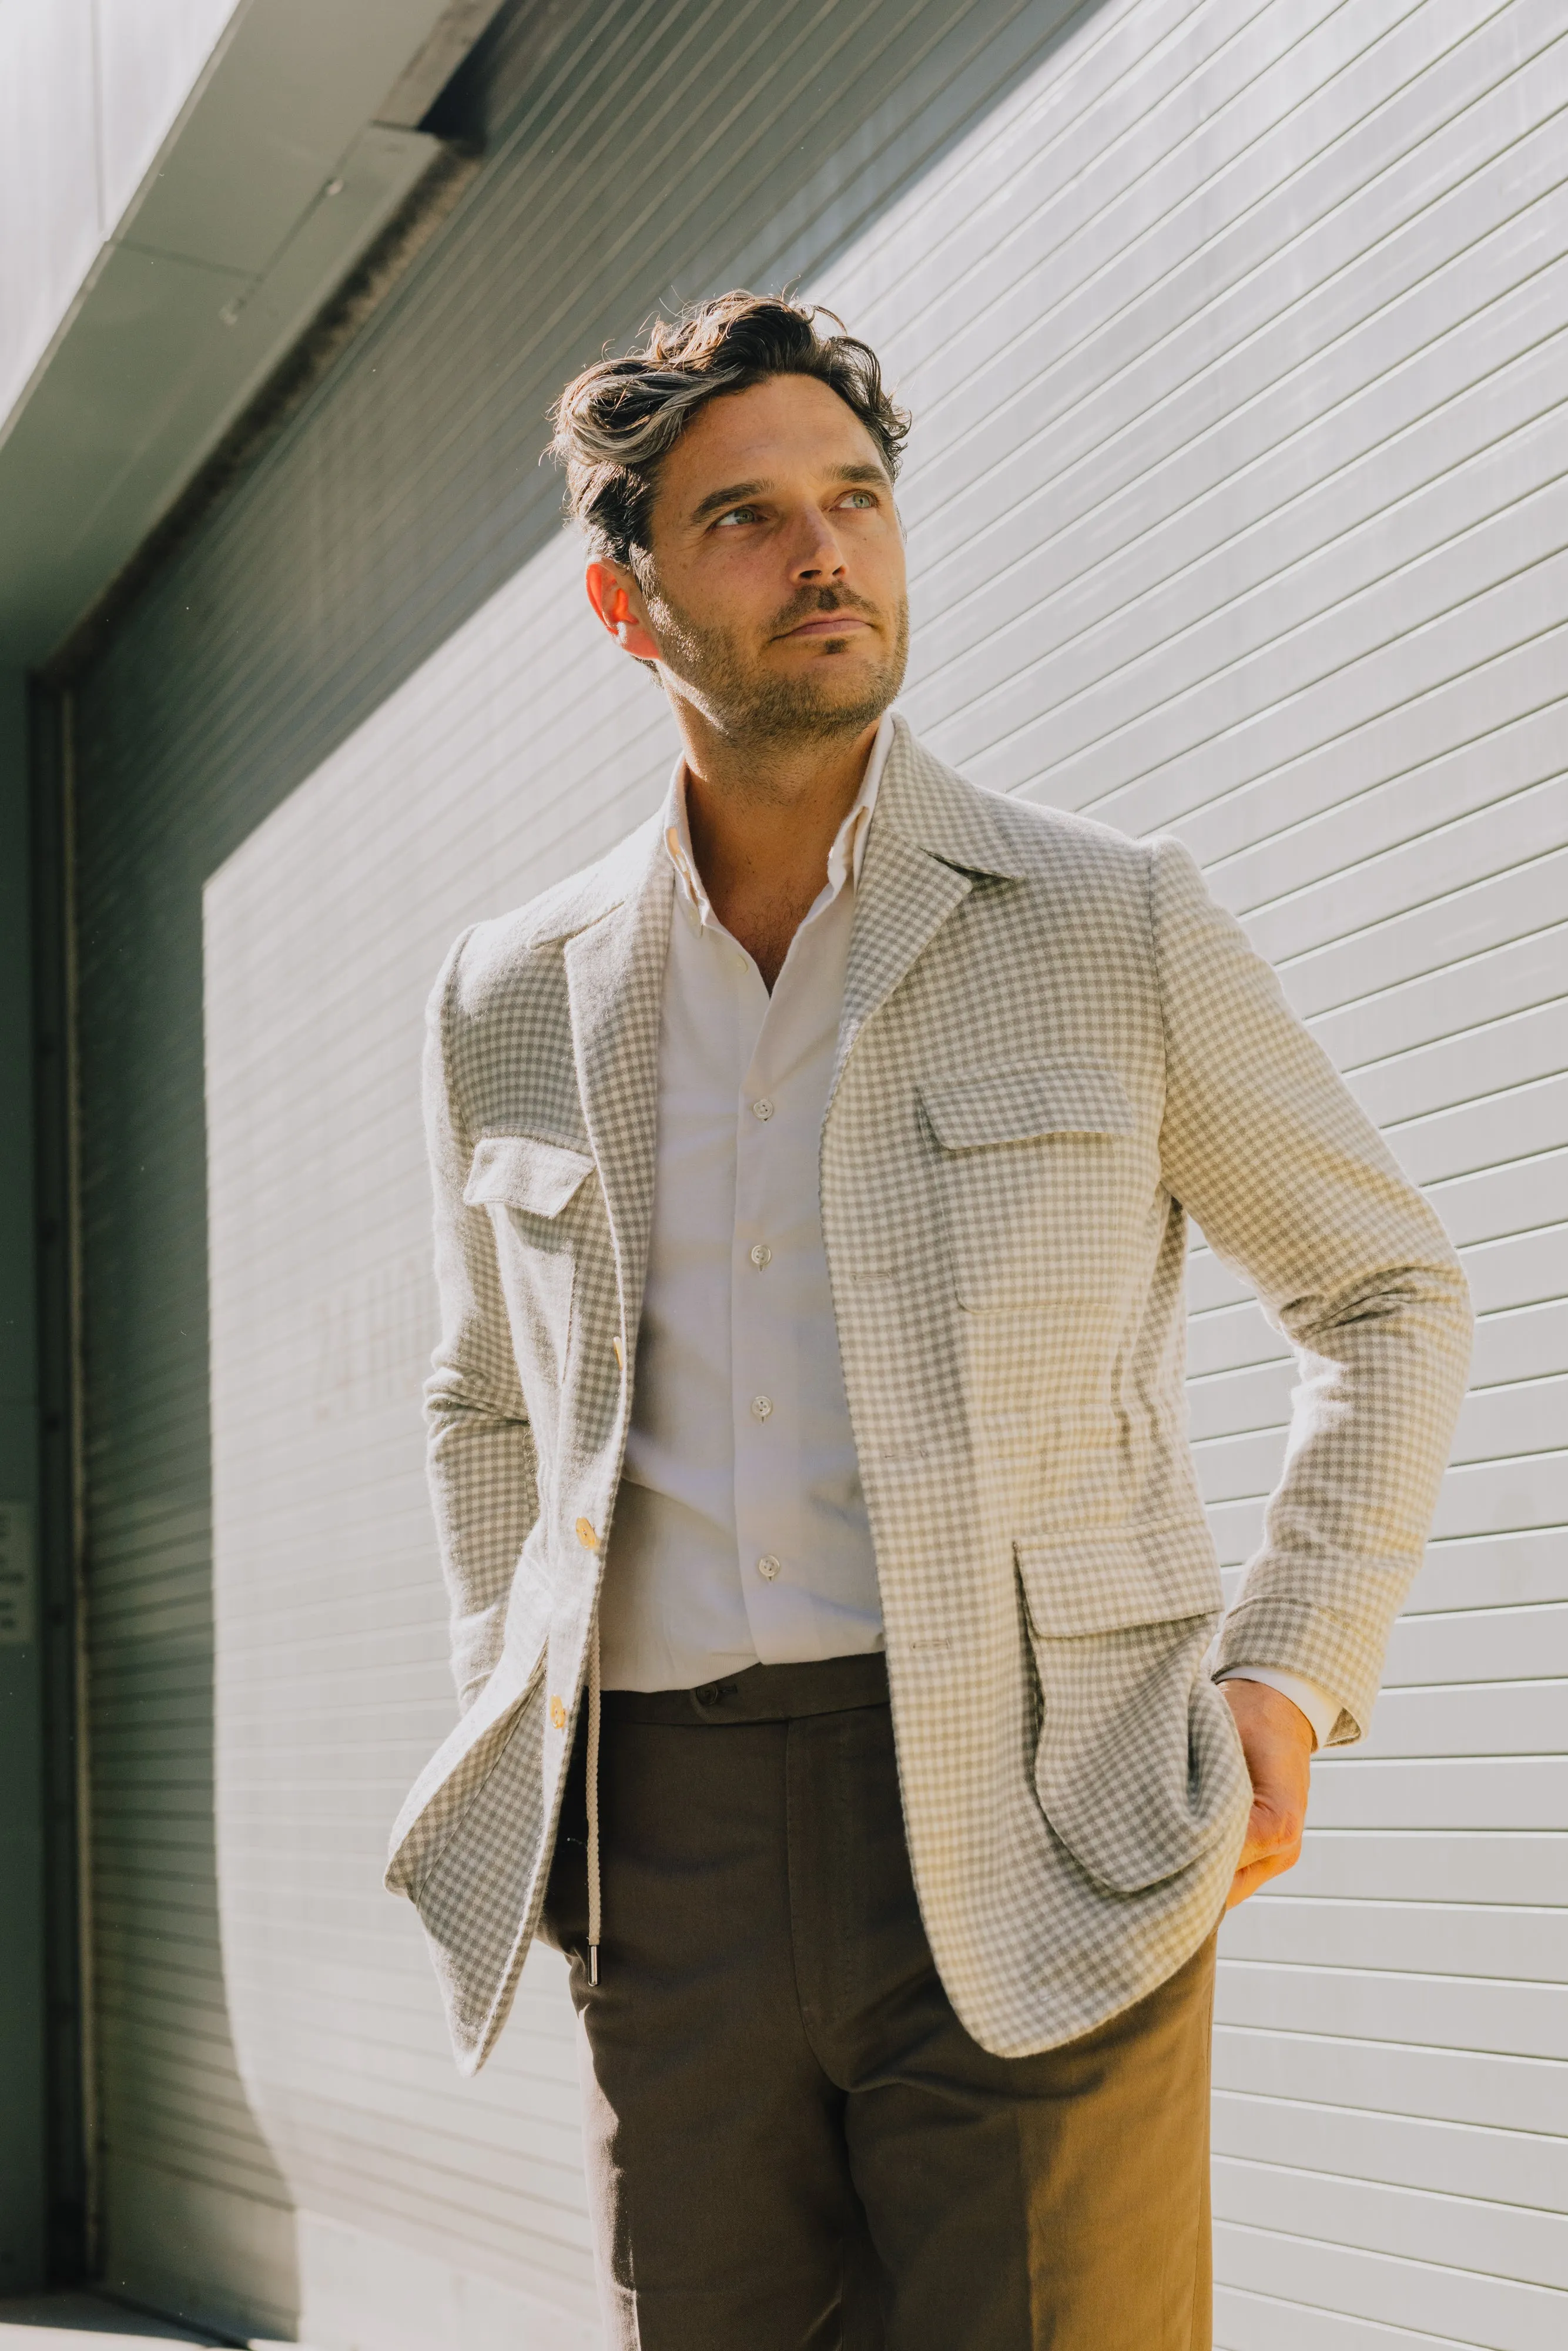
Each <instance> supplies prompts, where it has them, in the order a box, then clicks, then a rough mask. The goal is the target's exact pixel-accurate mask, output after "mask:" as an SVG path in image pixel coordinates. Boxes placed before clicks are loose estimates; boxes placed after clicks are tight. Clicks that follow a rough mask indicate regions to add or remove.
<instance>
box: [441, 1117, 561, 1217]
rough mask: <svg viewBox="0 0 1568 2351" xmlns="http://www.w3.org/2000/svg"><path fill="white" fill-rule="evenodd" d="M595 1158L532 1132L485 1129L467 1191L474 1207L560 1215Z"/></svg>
mask: <svg viewBox="0 0 1568 2351" xmlns="http://www.w3.org/2000/svg"><path fill="white" fill-rule="evenodd" d="M592 1172H593V1162H592V1160H591V1158H590V1157H589V1156H588V1154H587V1153H586V1152H585V1151H569V1150H568V1149H567V1148H566V1146H565V1144H560V1143H541V1142H540V1140H539V1138H538V1136H537V1135H533V1134H486V1135H485V1136H484V1137H483V1138H482V1139H481V1140H480V1141H479V1142H478V1143H477V1144H476V1145H475V1147H474V1163H473V1165H472V1166H471V1167H470V1168H469V1171H468V1181H467V1183H466V1185H465V1186H464V1191H463V1197H464V1200H465V1202H466V1204H467V1206H468V1207H471V1208H482V1207H507V1208H525V1209H526V1210H527V1211H528V1215H529V1216H531V1217H559V1214H560V1212H561V1210H562V1209H563V1208H564V1207H565V1206H566V1204H567V1202H568V1201H569V1200H570V1198H571V1196H572V1195H573V1193H574V1192H575V1191H576V1190H577V1188H578V1186H579V1185H580V1183H581V1182H582V1179H583V1177H584V1176H585V1175H591V1173H592Z"/></svg>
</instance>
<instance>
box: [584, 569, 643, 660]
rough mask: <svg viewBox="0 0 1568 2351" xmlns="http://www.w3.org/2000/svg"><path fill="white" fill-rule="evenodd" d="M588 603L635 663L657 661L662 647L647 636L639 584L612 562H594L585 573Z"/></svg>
mask: <svg viewBox="0 0 1568 2351" xmlns="http://www.w3.org/2000/svg"><path fill="white" fill-rule="evenodd" d="M583 585H584V587H585V588H586V589H587V590H588V601H589V602H590V603H591V605H592V607H593V609H594V611H596V612H597V613H598V615H599V618H600V619H601V622H603V624H604V626H605V627H606V628H607V629H608V630H609V632H610V633H611V635H612V637H613V638H614V639H615V642H616V643H617V644H618V645H620V647H621V648H622V652H624V653H630V654H631V656H632V660H633V661H640V662H656V661H657V660H658V658H659V648H658V646H657V645H656V644H655V643H653V638H652V637H651V636H650V635H649V633H648V624H647V621H646V619H645V618H644V616H643V599H642V597H641V596H640V595H639V594H638V592H637V588H636V583H635V581H632V582H631V583H628V581H627V580H626V578H625V576H624V574H623V573H622V572H621V571H619V570H617V569H616V568H615V566H614V565H613V564H611V563H591V564H590V565H589V567H588V569H587V570H586V571H585V572H584V574H583Z"/></svg>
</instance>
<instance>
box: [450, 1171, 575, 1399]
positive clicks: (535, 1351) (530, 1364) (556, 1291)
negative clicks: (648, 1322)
mask: <svg viewBox="0 0 1568 2351" xmlns="http://www.w3.org/2000/svg"><path fill="white" fill-rule="evenodd" d="M592 1173H593V1161H592V1160H591V1158H590V1157H589V1155H588V1154H587V1153H586V1152H584V1151H572V1150H570V1149H569V1148H568V1147H567V1146H566V1145H565V1144H559V1143H547V1142H545V1141H544V1140H543V1139H542V1138H541V1137H539V1136H538V1135H532V1134H487V1135H485V1136H484V1137H483V1138H482V1139H481V1141H480V1142H479V1143H478V1144H476V1146H475V1150H474V1158H473V1162H472V1165H470V1167H469V1171H468V1181H467V1183H466V1184H465V1186H464V1190H463V1198H464V1201H465V1205H466V1206H467V1207H471V1208H486V1209H487V1210H488V1211H489V1214H490V1222H491V1225H492V1227H493V1228H494V1231H495V1235H496V1258H497V1267H498V1269H499V1272H500V1276H501V1288H502V1290H503V1291H504V1292H505V1295H506V1300H507V1313H508V1315H509V1316H510V1318H511V1323H512V1331H513V1336H514V1341H515V1343H516V1346H517V1366H518V1370H519V1372H520V1373H521V1374H522V1377H523V1386H524V1392H525V1394H527V1393H528V1389H529V1384H530V1383H529V1377H528V1374H529V1372H530V1370H533V1371H535V1372H537V1373H538V1375H539V1376H541V1377H542V1378H543V1379H545V1380H546V1381H548V1382H549V1384H550V1385H551V1386H552V1387H553V1388H556V1389H559V1385H560V1383H561V1381H562V1379H563V1378H564V1376H565V1373H566V1357H567V1348H568V1346H569V1344H570V1338H571V1301H572V1281H573V1273H574V1267H575V1259H576V1248H575V1242H576V1229H575V1228H576V1225H577V1221H578V1220H577V1219H576V1218H575V1217H571V1216H569V1215H568V1214H567V1211H568V1209H569V1208H570V1206H571V1203H572V1202H573V1201H574V1200H575V1199H576V1197H577V1196H578V1193H579V1192H580V1189H581V1187H582V1186H583V1184H584V1182H585V1181H586V1180H587V1178H588V1177H589V1176H590V1175H592ZM532 1402H533V1399H532V1398H531V1397H530V1403H532Z"/></svg>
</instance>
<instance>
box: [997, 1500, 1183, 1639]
mask: <svg viewBox="0 0 1568 2351" xmlns="http://www.w3.org/2000/svg"><path fill="white" fill-rule="evenodd" d="M1013 1552H1014V1556H1015V1558H1016V1559H1017V1561H1018V1571H1019V1582H1020V1583H1021V1584H1022V1585H1023V1594H1024V1600H1025V1603H1026V1604H1027V1606H1028V1608H1029V1614H1030V1625H1032V1627H1033V1630H1034V1634H1035V1637H1036V1638H1037V1639H1038V1640H1044V1641H1076V1640H1082V1639H1084V1638H1085V1637H1086V1636H1088V1635H1092V1634H1096V1633H1120V1632H1124V1631H1127V1630H1129V1629H1130V1628H1132V1627H1133V1626H1134V1625H1166V1624H1173V1623H1176V1622H1177V1621H1179V1620H1180V1619H1182V1618H1184V1617H1188V1616H1208V1615H1213V1614H1218V1611H1219V1609H1220V1608H1222V1607H1223V1605H1224V1594H1223V1593H1222V1590H1221V1587H1220V1582H1219V1570H1218V1566H1217V1565H1216V1563H1215V1556H1214V1546H1213V1543H1212V1541H1211V1540H1210V1538H1209V1534H1208V1531H1207V1528H1206V1527H1202V1526H1197V1527H1186V1526H1176V1527H1151V1528H1149V1529H1147V1530H1143V1529H1138V1530H1133V1531H1129V1530H1127V1529H1125V1528H1116V1529H1112V1530H1109V1531H1105V1532H1103V1533H1101V1532H1093V1531H1083V1530H1082V1529H1080V1530H1076V1531H1069V1532H1063V1533H1062V1534H1061V1535H1052V1534H1050V1533H1040V1534H1034V1535H1028V1536H1024V1537H1021V1538H1019V1540H1018V1541H1015V1543H1014V1545H1013Z"/></svg>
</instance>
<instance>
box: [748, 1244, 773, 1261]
mask: <svg viewBox="0 0 1568 2351" xmlns="http://www.w3.org/2000/svg"><path fill="white" fill-rule="evenodd" d="M772 1255H773V1252H772V1250H771V1249H769V1248H768V1244H767V1242H766V1241H753V1242H752V1244H751V1262H752V1264H753V1265H756V1266H763V1265H766V1264H767V1263H768V1260H769V1259H770V1258H771V1257H772Z"/></svg>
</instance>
